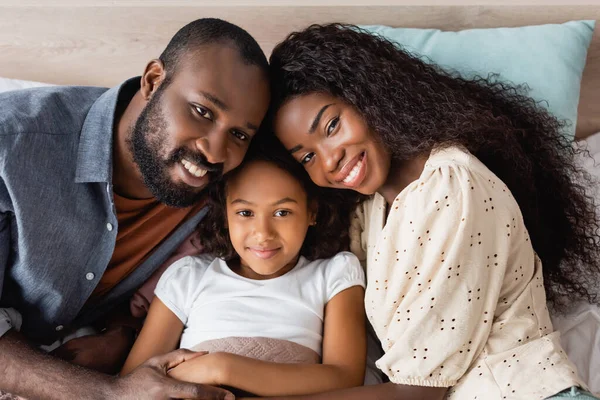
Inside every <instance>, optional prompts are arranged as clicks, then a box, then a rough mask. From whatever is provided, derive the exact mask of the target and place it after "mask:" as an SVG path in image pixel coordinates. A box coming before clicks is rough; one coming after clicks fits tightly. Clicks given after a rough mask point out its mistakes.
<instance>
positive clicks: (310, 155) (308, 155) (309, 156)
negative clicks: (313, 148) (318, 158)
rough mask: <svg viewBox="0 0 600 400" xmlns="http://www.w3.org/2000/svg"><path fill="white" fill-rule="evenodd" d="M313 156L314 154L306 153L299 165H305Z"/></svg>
mask: <svg viewBox="0 0 600 400" xmlns="http://www.w3.org/2000/svg"><path fill="white" fill-rule="evenodd" d="M314 156H315V153H308V154H307V155H305V156H304V157H302V159H301V160H300V164H303V165H304V164H307V163H308V162H309V161H310V160H312V158H313V157H314Z"/></svg>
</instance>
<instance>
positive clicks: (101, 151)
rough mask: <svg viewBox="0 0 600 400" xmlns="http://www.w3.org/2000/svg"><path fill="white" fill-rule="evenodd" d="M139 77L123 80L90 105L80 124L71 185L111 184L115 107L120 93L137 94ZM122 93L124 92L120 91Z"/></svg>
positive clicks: (120, 95)
mask: <svg viewBox="0 0 600 400" xmlns="http://www.w3.org/2000/svg"><path fill="white" fill-rule="evenodd" d="M139 88H140V77H135V78H131V79H128V80H126V81H125V82H123V83H122V84H121V85H119V86H115V87H113V88H111V89H109V90H107V91H106V92H104V93H103V94H102V95H101V96H100V97H98V99H97V100H96V101H95V102H94V104H93V105H92V107H91V108H90V110H89V111H88V114H87V116H86V118H85V121H84V123H83V127H82V129H81V137H80V140H79V150H78V153H77V171H76V173H75V182H77V183H83V182H110V181H112V150H113V136H114V126H115V117H116V115H115V113H116V109H117V103H118V101H119V98H121V97H122V96H123V95H124V93H123V92H125V93H127V92H128V91H130V90H135V91H137V90H139ZM124 89H126V90H124Z"/></svg>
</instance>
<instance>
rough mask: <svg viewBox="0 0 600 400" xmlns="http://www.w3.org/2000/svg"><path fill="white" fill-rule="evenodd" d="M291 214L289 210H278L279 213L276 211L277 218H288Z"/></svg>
mask: <svg viewBox="0 0 600 400" xmlns="http://www.w3.org/2000/svg"><path fill="white" fill-rule="evenodd" d="M290 214H291V212H290V211H288V210H277V211H275V216H276V217H287V216H288V215H290Z"/></svg>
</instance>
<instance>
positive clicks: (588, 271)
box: [270, 24, 600, 309]
mask: <svg viewBox="0 0 600 400" xmlns="http://www.w3.org/2000/svg"><path fill="white" fill-rule="evenodd" d="M270 64H271V85H272V110H271V115H270V116H271V118H272V117H273V115H274V113H276V112H277V110H278V109H279V108H280V107H281V106H282V105H283V104H284V103H286V102H287V101H289V100H290V99H292V98H295V97H298V96H301V95H305V94H309V93H317V92H322V93H328V94H331V95H333V96H335V97H337V98H340V99H342V100H343V101H344V102H346V103H347V104H349V105H351V106H353V107H354V108H355V109H356V110H357V111H358V112H359V113H360V114H361V115H362V117H363V118H364V119H365V121H366V122H367V123H368V125H369V127H370V128H371V129H372V130H373V131H375V132H377V133H378V134H379V136H380V139H381V140H382V142H383V143H384V144H385V146H387V147H388V148H389V149H390V150H391V153H392V162H402V161H405V160H411V159H413V158H415V157H417V156H420V155H425V154H429V152H430V151H431V150H432V148H433V147H434V146H452V145H462V146H464V147H466V148H467V149H468V150H469V151H470V152H471V153H472V154H474V155H475V156H476V157H478V158H479V159H480V160H481V161H482V162H483V163H484V164H485V165H486V166H487V167H488V168H489V169H490V170H492V171H493V172H494V173H495V174H496V175H497V176H498V177H499V178H500V179H502V180H503V181H504V183H505V184H506V185H507V186H508V187H509V189H510V190H511V192H512V194H513V196H514V197H515V199H516V200H517V202H518V204H519V206H520V208H521V212H522V214H523V217H524V219H525V225H526V226H527V229H528V230H529V234H530V236H531V239H532V244H533V247H534V249H535V250H536V252H537V254H538V255H539V257H540V258H541V260H542V262H543V264H544V277H545V284H546V293H547V298H548V300H549V301H550V302H551V304H553V305H554V306H555V307H556V308H559V309H560V308H561V307H562V306H564V305H566V304H567V303H568V302H570V301H572V300H573V299H574V298H583V299H586V300H588V301H589V302H592V303H593V302H596V299H597V293H596V291H597V289H598V288H599V287H600V282H599V277H600V254H599V253H600V251H599V249H600V237H599V235H598V228H599V224H598V219H597V215H596V209H595V207H594V204H593V199H592V198H590V197H589V196H588V195H587V194H586V187H589V185H590V182H591V180H590V177H589V175H588V174H586V173H585V172H584V171H583V170H582V169H581V168H580V167H579V166H578V165H577V163H576V160H575V157H574V156H575V155H576V153H577V152H578V150H576V149H574V147H573V146H572V145H571V143H570V142H569V140H567V139H566V138H565V137H564V136H563V135H562V134H561V132H562V131H563V129H564V128H565V126H567V125H566V122H564V121H559V120H558V119H557V118H555V117H554V116H553V115H551V114H550V113H549V112H548V111H546V110H545V109H544V108H543V107H541V106H540V105H539V104H538V103H536V102H535V101H534V100H533V99H531V98H530V97H528V96H527V94H526V89H527V87H526V86H514V85H512V84H509V83H505V82H502V81H501V80H499V79H498V77H497V76H495V75H490V76H488V77H487V78H482V77H475V78H473V79H464V78H462V77H460V76H459V75H458V74H456V73H454V72H446V71H443V70H442V69H440V68H439V67H438V66H435V65H431V64H428V63H426V62H424V61H423V60H422V59H420V58H419V57H417V56H415V55H412V54H410V53H408V52H406V51H404V50H402V48H401V47H400V46H399V45H398V44H397V43H393V42H391V41H389V40H387V39H385V38H383V37H381V36H378V35H373V34H370V33H368V32H366V31H364V30H362V29H360V28H358V27H356V26H352V25H344V24H328V25H312V26H310V27H309V28H307V29H305V30H304V31H301V32H294V33H292V34H290V35H289V36H288V37H287V39H285V41H283V42H282V43H280V44H278V45H277V46H276V47H275V49H274V50H273V53H272V55H271V58H270Z"/></svg>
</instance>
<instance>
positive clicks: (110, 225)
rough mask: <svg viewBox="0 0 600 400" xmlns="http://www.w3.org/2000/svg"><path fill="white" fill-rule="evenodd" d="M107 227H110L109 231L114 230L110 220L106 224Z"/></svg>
mask: <svg viewBox="0 0 600 400" xmlns="http://www.w3.org/2000/svg"><path fill="white" fill-rule="evenodd" d="M106 229H108V231H109V232H110V231H112V230H113V226H112V224H111V223H110V222H109V223H108V224H106Z"/></svg>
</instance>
